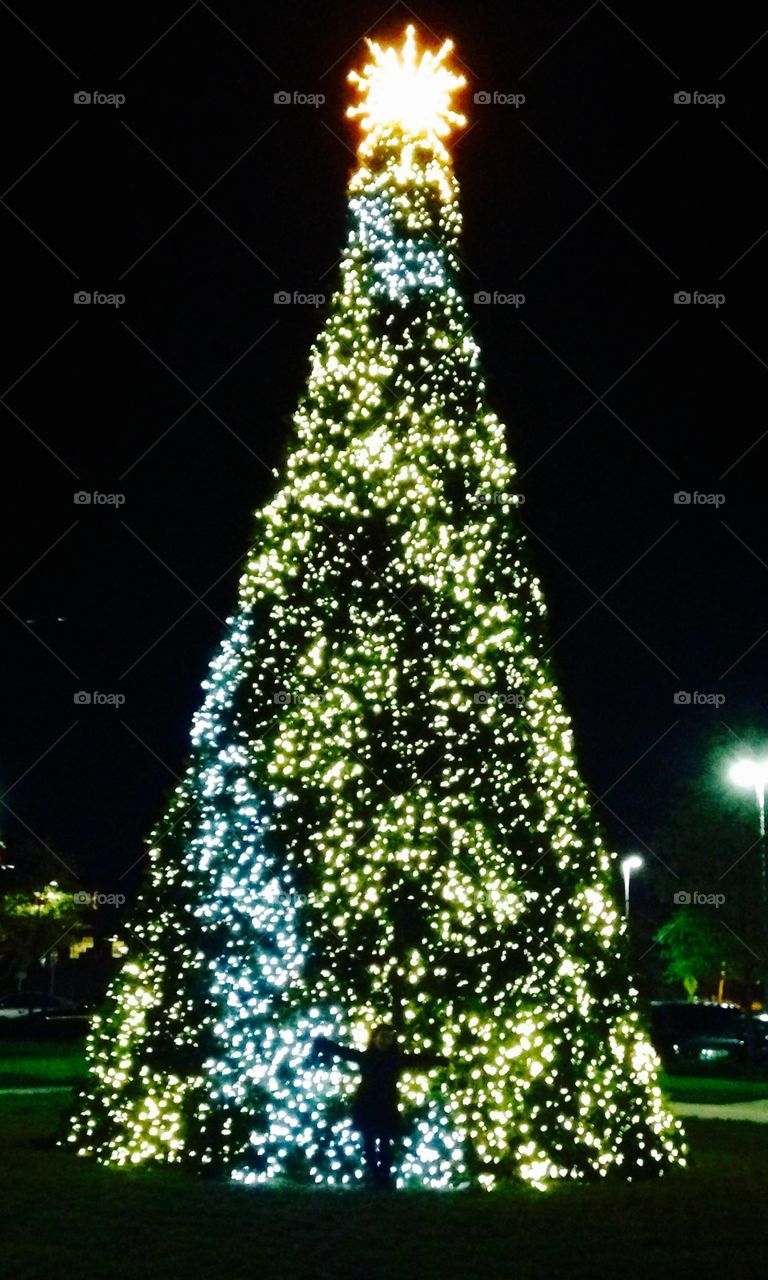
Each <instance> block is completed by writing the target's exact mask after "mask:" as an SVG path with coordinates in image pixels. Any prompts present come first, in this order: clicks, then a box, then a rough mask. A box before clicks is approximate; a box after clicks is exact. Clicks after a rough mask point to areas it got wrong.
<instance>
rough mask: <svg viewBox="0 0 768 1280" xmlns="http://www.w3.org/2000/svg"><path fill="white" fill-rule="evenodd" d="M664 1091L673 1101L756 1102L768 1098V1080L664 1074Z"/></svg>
mask: <svg viewBox="0 0 768 1280" xmlns="http://www.w3.org/2000/svg"><path fill="white" fill-rule="evenodd" d="M662 1085H663V1087H664V1092H665V1093H666V1095H667V1097H668V1098H669V1099H670V1100H671V1101H672V1102H706V1103H710V1102H714V1103H722V1102H754V1101H755V1100H756V1099H758V1098H768V1080H766V1079H763V1080H750V1079H744V1080H720V1079H717V1078H714V1077H713V1078H708V1077H707V1076H664V1077H663V1078H662Z"/></svg>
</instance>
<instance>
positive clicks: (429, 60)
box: [347, 26, 466, 149]
mask: <svg viewBox="0 0 768 1280" xmlns="http://www.w3.org/2000/svg"><path fill="white" fill-rule="evenodd" d="M368 45H369V47H370V50H371V53H372V54H373V61H372V62H369V63H368V64H367V66H365V67H364V68H363V70H362V72H359V71H350V73H349V76H348V79H349V80H350V81H351V82H352V83H353V84H356V85H357V86H358V89H359V91H360V94H361V97H362V101H361V102H359V103H358V104H357V105H356V106H351V107H348V108H347V115H348V116H350V117H352V118H354V117H358V116H359V118H360V126H361V128H362V130H363V132H364V133H365V134H368V135H370V136H369V138H368V141H367V144H366V145H367V147H368V148H369V149H370V148H373V147H374V146H375V145H376V141H377V138H378V135H380V134H381V133H383V132H385V131H387V130H390V129H395V130H399V131H400V132H401V133H403V134H406V135H409V136H411V137H423V138H427V139H430V140H432V141H435V140H437V139H438V138H445V137H447V135H448V134H449V133H450V132H451V128H452V127H453V126H456V127H461V126H462V125H464V124H466V120H465V118H464V116H462V115H459V114H458V113H457V112H456V111H454V110H453V108H452V106H451V97H452V95H453V94H454V93H456V91H457V90H458V89H461V88H463V86H464V85H465V84H466V80H465V78H464V76H460V75H456V74H455V72H453V71H451V70H449V68H448V67H447V66H445V60H446V58H447V57H448V55H449V53H450V52H451V50H452V48H453V41H452V40H445V41H444V42H443V44H442V45H441V47H440V49H439V50H438V52H437V53H433V52H431V51H430V50H429V49H426V50H423V51H421V53H420V54H419V49H418V45H417V43H416V32H415V29H414V27H413V26H409V27H407V28H406V32H405V39H404V40H403V47H402V49H400V50H397V49H395V48H393V47H391V46H390V47H389V48H386V49H383V48H382V47H381V45H380V44H377V43H376V41H375V40H369V41H368Z"/></svg>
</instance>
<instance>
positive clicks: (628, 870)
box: [621, 853, 643, 920]
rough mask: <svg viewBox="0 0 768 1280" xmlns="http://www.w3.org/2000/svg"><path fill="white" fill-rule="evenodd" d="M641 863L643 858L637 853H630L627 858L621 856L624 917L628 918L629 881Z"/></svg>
mask: <svg viewBox="0 0 768 1280" xmlns="http://www.w3.org/2000/svg"><path fill="white" fill-rule="evenodd" d="M642 865H643V860H642V858H641V857H640V854H639V853H631V854H630V855H629V857H628V858H623V859H622V862H621V871H622V875H623V876H624V918H625V919H626V920H628V919H629V882H630V880H631V878H632V872H633V871H639V870H640V868H641V867H642Z"/></svg>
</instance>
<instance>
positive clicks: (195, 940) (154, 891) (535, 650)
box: [70, 28, 683, 1187]
mask: <svg viewBox="0 0 768 1280" xmlns="http://www.w3.org/2000/svg"><path fill="white" fill-rule="evenodd" d="M371 51H372V60H371V62H370V63H369V64H368V66H366V68H365V69H364V71H363V72H362V73H361V74H358V73H352V75H351V77H350V79H352V80H353V81H354V82H355V83H356V85H357V88H358V91H359V94H360V101H359V104H358V105H357V106H354V107H352V108H350V114H351V115H353V116H357V117H359V121H360V126H361V137H362V140H361V143H360V147H359V152H358V160H359V163H358V167H357V169H356V171H355V173H354V174H353V175H352V178H351V180H350V185H349V211H350V230H349V236H348V240H347V244H346V249H345V252H344V255H343V259H342V262H341V280H340V284H339V287H338V290H337V291H336V293H335V295H334V297H333V299H332V302H331V305H330V308H329V314H328V316H327V319H326V321H325V323H324V325H323V327H322V329H321V332H320V334H319V335H318V338H317V340H316V343H315V345H314V347H313V349H312V352H311V367H310V372H309V377H308V384H307V388H306V392H305V394H304V395H303V398H302V400H301V402H300V404H299V407H298V409H297V412H296V414H295V419H294V438H293V439H292V440H291V441H290V445H289V450H288V454H287V460H286V462H285V465H284V468H283V472H282V476H281V478H280V483H279V486H278V488H277V490H276V493H275V496H274V498H273V499H272V500H271V501H270V502H269V504H268V505H267V506H266V507H265V508H264V509H263V510H262V511H261V512H260V513H259V515H258V517H257V521H258V524H257V533H256V538H255V547H254V551H253V555H252V557H251V559H250V562H249V563H248V566H247V570H246V572H245V574H244V576H243V578H242V580H241V591H240V596H239V602H238V607H237V611H236V613H235V615H234V616H233V617H232V618H231V619H229V621H228V634H227V636H226V638H225V640H224V642H223V645H222V647H221V650H220V652H219V654H218V655H217V656H216V658H215V659H214V661H213V663H212V666H211V668H210V673H209V677H208V679H207V681H206V683H205V685H204V689H205V700H204V703H203V706H202V709H201V710H200V712H199V714H198V716H197V718H196V720H195V723H194V728H193V734H192V743H193V746H192V752H191V756H190V759H189V763H188V767H187V769H186V773H185V776H184V780H183V782H182V784H181V785H180V786H179V788H178V789H177V792H176V794H175V796H174V799H173V802H172V804H171V805H170V808H169V810H168V812H167V813H166V814H165V816H164V818H163V819H162V821H161V822H160V824H159V825H158V827H157V829H156V831H155V832H154V835H153V838H152V841H151V850H150V870H149V874H148V877H147V882H146V884H145V888H144V891H143V894H142V896H141V900H140V902H139V904H138V907H137V910H136V913H135V917H134V921H133V927H132V946H131V954H130V956H129V957H128V959H127V962H126V963H125V965H124V968H123V970H122V972H121V974H120V976H119V977H118V979H117V980H116V982H115V983H114V984H113V986H112V989H111V990H110V992H109V994H108V1000H107V1004H106V1007H105V1009H104V1011H103V1013H102V1014H101V1015H100V1017H99V1019H98V1021H97V1025H96V1026H95V1027H94V1030H93V1033H92V1036H91V1040H90V1046H89V1056H90V1076H89V1083H88V1085H87V1087H86V1089H85V1091H84V1093H83V1095H82V1097H81V1099H80V1102H79V1106H78V1110H77V1114H76V1116H75V1118H74V1120H73V1123H72V1129H71V1133H70V1139H71V1141H72V1142H73V1144H74V1145H75V1148H76V1149H77V1150H78V1151H79V1152H81V1153H83V1154H86V1153H92V1154H96V1155H97V1156H98V1157H99V1158H100V1159H102V1160H104V1161H106V1162H110V1163H116V1164H126V1163H127V1164H134V1165H136V1164H141V1163H146V1162H153V1163H166V1162H174V1163H185V1164H187V1165H190V1166H194V1167H197V1168H206V1167H207V1168H210V1169H212V1170H217V1171H218V1170H227V1171H228V1172H229V1173H230V1174H231V1175H232V1176H233V1177H235V1178H236V1179H239V1180H242V1181H245V1182H264V1181H266V1180H268V1179H271V1178H273V1177H275V1176H280V1175H289V1176H296V1177H305V1178H307V1179H309V1180H311V1181H314V1182H318V1183H320V1182H322V1183H330V1184H337V1185H340V1184H350V1183H355V1182H356V1181H357V1180H358V1179H360V1178H361V1176H362V1159H361V1152H360V1142H359V1136H358V1134H357V1133H356V1132H355V1130H354V1129H353V1127H352V1120H351V1118H350V1105H349V1103H350V1095H351V1093H352V1091H353V1090H354V1087H355V1079H356V1073H355V1069H354V1067H352V1066H350V1065H349V1064H347V1063H345V1062H337V1061H330V1062H329V1061H325V1060H324V1061H322V1062H319V1063H318V1062H317V1061H316V1060H315V1059H314V1058H313V1055H312V1046H313V1043H314V1041H315V1038H316V1037H318V1036H323V1037H328V1038H331V1039H333V1040H335V1041H340V1042H343V1043H346V1044H348V1045H352V1046H357V1047H358V1048H362V1047H363V1046H364V1045H365V1043H366V1041H367V1038H368V1035H369V1033H370V1031H371V1029H372V1028H373V1027H375V1026H376V1025H377V1024H379V1023H382V1022H384V1023H389V1024H391V1025H392V1026H394V1028H395V1030H396V1032H397V1033H398V1036H399V1037H400V1040H401V1042H402V1043H403V1044H404V1045H405V1046H406V1048H407V1049H408V1050H409V1051H411V1050H412V1051H413V1052H414V1053H420V1054H422V1055H429V1054H433V1055H436V1054H440V1055H444V1056H445V1057H447V1059H448V1060H449V1062H448V1066H447V1067H443V1068H441V1069H440V1071H439V1072H436V1073H431V1072H429V1071H428V1070H426V1069H425V1070H422V1069H420V1068H419V1069H416V1070H414V1071H413V1072H411V1074H406V1075H405V1076H404V1077H403V1080H402V1083H401V1086H400V1106H401V1111H402V1115H403V1123H404V1131H403V1137H402V1141H401V1143H400V1145H399V1151H398V1155H397V1161H396V1164H397V1170H396V1171H397V1177H398V1183H399V1184H400V1185H427V1186H431V1187H445V1186H456V1185H461V1184H462V1183H466V1182H471V1183H479V1184H480V1185H482V1186H485V1187H491V1186H493V1185H494V1183H495V1181H496V1180H497V1179H498V1178H499V1177H500V1176H504V1175H514V1176H519V1177H522V1178H523V1179H526V1180H527V1181H529V1182H531V1183H533V1184H534V1185H536V1186H539V1187H543V1186H546V1185H547V1184H549V1183H550V1182H551V1181H552V1180H554V1179H558V1178H569V1177H570V1178H587V1177H593V1176H598V1177H600V1176H605V1175H610V1174H617V1175H619V1176H621V1177H624V1178H631V1177H638V1176H643V1175H646V1174H652V1173H661V1172H663V1171H664V1170H666V1169H668V1168H669V1167H670V1166H672V1165H674V1164H675V1163H679V1162H681V1161H682V1159H683V1155H682V1151H683V1147H682V1142H681V1135H680V1131H679V1127H678V1126H677V1124H676V1122H675V1121H674V1120H673V1119H672V1118H671V1117H670V1116H669V1114H668V1113H667V1111H666V1109H665V1107H664V1104H663V1100H662V1096H661V1093H660V1090H659V1087H658V1084H657V1082H656V1071H657V1067H658V1062H657V1059H656V1056H655V1054H654V1051H653V1049H652V1048H651V1045H650V1043H649V1041H648V1039H647V1037H646V1035H645V1033H644V1030H643V1027H642V1023H641V1018H640V1015H639V1012H638V1007H637V992H636V991H635V990H634V988H633V986H632V983H631V979H630V977H629V975H628V970H627V966H626V959H625V950H626V940H625V927H624V925H623V923H622V920H621V918H620V915H619V913H618V912H617V910H616V907H615V905H614V902H613V894H612V885H613V877H614V869H613V857H612V855H611V854H610V853H609V852H608V851H607V849H606V848H605V847H604V844H603V841H602V838H601V835H600V832H599V831H598V829H597V828H596V824H595V820H594V817H593V815H592V812H591V806H590V801H589V797H588V793H587V789H586V787H585V785H584V783H583V782H582V781H581V778H580V776H579V773H578V771H577V767H576V764H575V762H574V756H573V751H572V741H571V730H570V722H569V719H568V717H567V715H566V714H565V712H564V710H563V707H562V705H561V702H560V698H559V695H558V690H557V687H556V684H555V682H554V680H553V676H552V673H551V670H550V665H549V662H548V659H547V656H546V654H547V640H546V627H545V616H544V615H545V609H544V604H543V601H542V595H541V591H540V589H539V584H538V582H537V580H536V578H535V577H534V576H533V575H532V573H531V571H530V569H529V567H528V566H527V564H526V553H525V547H524V542H523V538H522V535H521V530H520V528H519V525H518V522H517V519H516V498H515V492H514V485H513V477H514V468H513V466H512V463H511V461H510V459H509V457H508V456H507V452H506V447H505V440H504V430H503V427H502V425H501V423H500V422H499V420H498V419H497V417H496V416H495V414H494V413H493V412H492V411H491V410H490V409H489V408H488V406H487V404H486V399H485V388H484V383H483V379H482V376H481V374H480V372H479V369H478V348H477V345H476V343H475V341H474V339H473V338H472V336H471V323H470V318H469V315H468V313H467V311H466V308H465V305H464V303H463V301H462V296H461V293H460V289H459V263H458V259H457V252H456V250H457V241H458V236H459V232H460V223H461V218H460V212H459V205H458V192H457V185H456V179H455V177H454V174H453V169H452V164H451V158H450V155H449V152H448V150H447V148H446V146H445V143H444V139H445V138H446V137H447V135H448V134H449V133H450V132H451V130H452V128H454V127H458V126H460V125H461V124H463V123H464V122H463V119H462V117H461V116H460V115H458V114H457V113H456V112H455V111H454V110H453V107H452V101H453V95H454V94H455V92H456V91H457V90H458V89H460V88H461V85H462V84H463V79H462V78H461V77H460V76H458V75H456V74H455V73H454V72H453V71H452V70H451V69H450V67H449V65H448V54H449V51H450V43H449V42H446V43H445V45H444V46H443V47H442V48H441V49H440V50H439V51H438V52H436V53H433V52H430V51H424V52H422V51H420V50H419V49H418V48H417V44H416V39H415V35H414V32H413V29H412V28H408V31H407V33H406V36H405V40H404V43H403V45H402V47H401V48H399V49H395V48H391V47H390V48H387V49H382V48H380V47H379V46H378V45H376V44H375V43H372V44H371Z"/></svg>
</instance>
